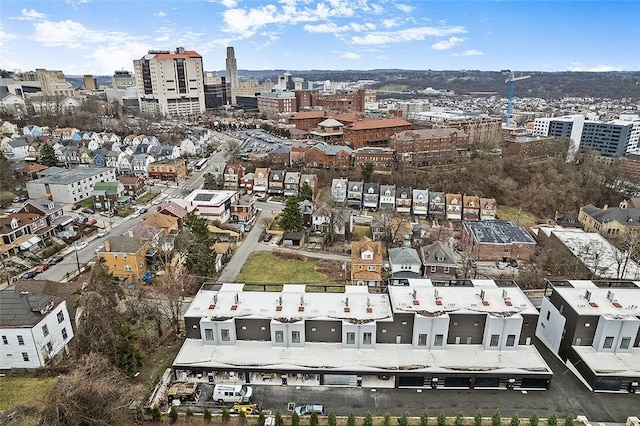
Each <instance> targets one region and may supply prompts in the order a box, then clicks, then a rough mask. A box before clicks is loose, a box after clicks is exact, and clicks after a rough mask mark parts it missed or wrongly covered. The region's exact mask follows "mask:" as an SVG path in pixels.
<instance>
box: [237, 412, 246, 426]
mask: <svg viewBox="0 0 640 426" xmlns="http://www.w3.org/2000/svg"><path fill="white" fill-rule="evenodd" d="M238 420H240V424H241V425H244V424H247V414H246V413H245V412H244V411H242V410H240V412H239V413H238Z"/></svg>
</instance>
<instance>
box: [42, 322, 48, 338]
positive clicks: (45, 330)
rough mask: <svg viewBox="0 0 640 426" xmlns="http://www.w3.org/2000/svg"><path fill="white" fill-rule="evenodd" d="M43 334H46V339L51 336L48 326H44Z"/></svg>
mask: <svg viewBox="0 0 640 426" xmlns="http://www.w3.org/2000/svg"><path fill="white" fill-rule="evenodd" d="M42 334H44V337H47V336H48V335H49V327H48V326H47V324H45V325H43V326H42Z"/></svg>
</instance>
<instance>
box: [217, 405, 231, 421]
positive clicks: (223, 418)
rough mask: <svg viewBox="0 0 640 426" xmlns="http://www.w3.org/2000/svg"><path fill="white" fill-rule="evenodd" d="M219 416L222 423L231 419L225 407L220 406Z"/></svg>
mask: <svg viewBox="0 0 640 426" xmlns="http://www.w3.org/2000/svg"><path fill="white" fill-rule="evenodd" d="M220 414H221V415H222V421H223V422H224V423H226V422H228V421H229V419H230V418H231V414H229V410H228V409H227V407H226V405H223V406H222V411H221V413H220Z"/></svg>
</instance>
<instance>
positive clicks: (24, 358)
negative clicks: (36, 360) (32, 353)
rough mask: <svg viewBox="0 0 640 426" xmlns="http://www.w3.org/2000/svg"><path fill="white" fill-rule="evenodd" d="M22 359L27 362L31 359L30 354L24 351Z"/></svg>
mask: <svg viewBox="0 0 640 426" xmlns="http://www.w3.org/2000/svg"><path fill="white" fill-rule="evenodd" d="M22 360H23V361H25V362H28V361H29V354H28V353H26V352H22Z"/></svg>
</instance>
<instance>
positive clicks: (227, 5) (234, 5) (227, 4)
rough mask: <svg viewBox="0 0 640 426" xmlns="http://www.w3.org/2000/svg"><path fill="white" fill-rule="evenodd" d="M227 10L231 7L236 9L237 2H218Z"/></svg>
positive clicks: (228, 0)
mask: <svg viewBox="0 0 640 426" xmlns="http://www.w3.org/2000/svg"><path fill="white" fill-rule="evenodd" d="M220 3H221V4H222V5H223V6H224V7H226V8H227V9H231V8H232V7H236V6H237V5H238V2H237V1H236V0H222V1H221V2H220Z"/></svg>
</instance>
